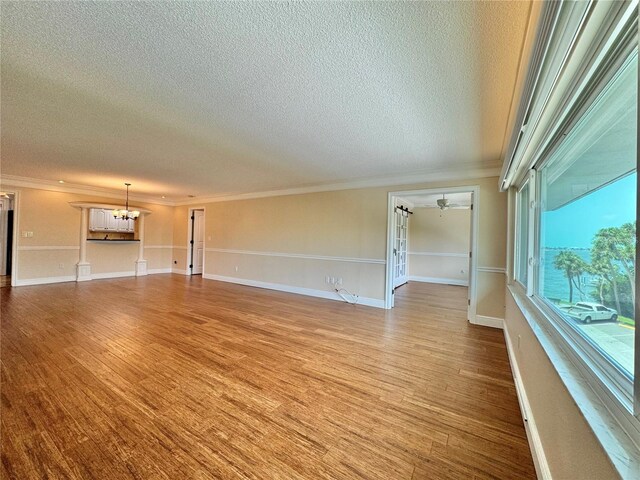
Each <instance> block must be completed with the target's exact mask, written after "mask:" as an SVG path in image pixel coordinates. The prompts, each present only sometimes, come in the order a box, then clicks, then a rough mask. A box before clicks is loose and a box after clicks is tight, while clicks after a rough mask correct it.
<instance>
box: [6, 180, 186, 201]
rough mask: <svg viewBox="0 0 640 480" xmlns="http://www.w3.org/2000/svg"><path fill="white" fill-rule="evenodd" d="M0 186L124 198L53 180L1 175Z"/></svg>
mask: <svg viewBox="0 0 640 480" xmlns="http://www.w3.org/2000/svg"><path fill="white" fill-rule="evenodd" d="M0 185H1V186H2V187H3V188H4V187H5V186H12V187H22V188H36V189H38V190H48V191H50V192H62V193H77V194H81V195H93V196H96V195H97V196H101V197H106V198H117V199H120V200H121V199H123V198H124V193H123V192H124V190H114V189H110V188H104V187H91V186H88V185H78V184H75V183H59V182H56V181H53V180H42V179H39V178H30V177H19V176H16V175H2V177H0ZM129 199H130V200H134V201H138V202H146V203H153V204H156V205H169V206H175V202H172V201H168V200H160V199H158V198H155V197H149V196H145V195H136V194H129Z"/></svg>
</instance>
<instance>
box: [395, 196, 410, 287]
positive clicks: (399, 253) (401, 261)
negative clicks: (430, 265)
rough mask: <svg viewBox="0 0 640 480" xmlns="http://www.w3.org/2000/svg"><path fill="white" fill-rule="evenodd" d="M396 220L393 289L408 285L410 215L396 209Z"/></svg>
mask: <svg viewBox="0 0 640 480" xmlns="http://www.w3.org/2000/svg"><path fill="white" fill-rule="evenodd" d="M395 219H396V221H395V243H394V246H393V259H394V265H393V288H396V287H398V286H400V285H403V284H405V283H407V233H408V231H409V214H408V213H407V212H405V211H403V210H400V209H399V208H396V212H395Z"/></svg>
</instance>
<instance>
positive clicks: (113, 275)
mask: <svg viewBox="0 0 640 480" xmlns="http://www.w3.org/2000/svg"><path fill="white" fill-rule="evenodd" d="M135 276H136V272H135V271H134V270H131V271H130V272H106V273H92V274H91V278H92V279H93V280H102V279H104V278H121V277H135Z"/></svg>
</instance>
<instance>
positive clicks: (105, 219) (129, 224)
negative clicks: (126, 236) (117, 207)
mask: <svg viewBox="0 0 640 480" xmlns="http://www.w3.org/2000/svg"><path fill="white" fill-rule="evenodd" d="M111 212H112V211H111V210H109V209H106V208H92V209H91V210H90V212H89V231H91V232H123V233H133V232H134V231H135V222H134V220H123V219H121V218H114V217H113V214H112V213H111Z"/></svg>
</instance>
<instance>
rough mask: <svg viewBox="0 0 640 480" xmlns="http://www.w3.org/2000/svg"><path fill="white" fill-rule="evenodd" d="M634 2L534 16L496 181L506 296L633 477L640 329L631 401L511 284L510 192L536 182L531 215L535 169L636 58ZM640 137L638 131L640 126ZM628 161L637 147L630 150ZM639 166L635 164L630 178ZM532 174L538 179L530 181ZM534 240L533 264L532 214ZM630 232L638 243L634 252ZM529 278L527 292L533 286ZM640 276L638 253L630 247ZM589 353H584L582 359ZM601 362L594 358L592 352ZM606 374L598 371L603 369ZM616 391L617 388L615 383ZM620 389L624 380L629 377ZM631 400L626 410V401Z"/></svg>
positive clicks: (565, 6)
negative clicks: (504, 239) (505, 223)
mask: <svg viewBox="0 0 640 480" xmlns="http://www.w3.org/2000/svg"><path fill="white" fill-rule="evenodd" d="M638 4H639V1H638V0H625V1H622V2H613V3H609V2H597V1H596V2H577V3H576V2H569V1H564V0H559V1H558V2H545V3H544V4H543V5H542V8H541V15H540V20H539V23H538V27H537V31H536V34H535V35H536V39H535V42H534V47H533V50H532V56H531V59H530V62H529V68H528V72H527V74H526V78H525V81H524V88H523V93H522V99H521V101H520V104H519V107H518V109H517V111H516V117H515V123H514V127H513V130H512V133H511V139H510V142H509V144H508V148H507V151H506V155H505V158H504V164H503V168H502V171H501V175H500V189H501V190H502V191H505V190H509V207H510V215H509V232H508V238H509V246H508V252H509V255H508V262H509V263H510V265H509V274H510V276H511V278H508V279H507V280H508V292H509V293H510V294H511V295H512V297H513V300H514V301H515V304H516V306H517V307H518V308H519V309H520V312H521V313H522V314H523V316H524V318H525V319H526V321H527V322H528V324H529V326H530V327H531V329H532V332H533V333H534V335H535V336H536V337H537V338H538V341H539V342H540V345H541V347H542V348H543V350H544V351H545V352H546V354H547V357H548V358H549V360H550V362H551V364H552V365H553V366H554V368H555V369H556V371H557V373H558V375H559V376H560V378H561V379H562V381H563V382H564V384H565V387H566V388H567V390H568V391H569V393H570V395H571V396H572V397H573V399H574V401H575V402H576V405H577V406H578V408H579V410H580V411H581V412H582V414H583V415H584V417H585V419H586V420H587V422H588V423H589V425H590V427H591V429H592V430H593V432H594V434H595V435H596V437H597V439H598V441H599V442H600V443H601V444H602V446H603V448H604V450H605V452H607V455H608V456H609V459H610V461H611V462H612V464H613V465H614V466H615V468H616V470H617V471H618V473H619V474H620V475H621V476H622V477H624V478H626V477H627V476H629V477H634V476H635V475H637V471H638V470H637V469H638V467H639V466H640V455H639V454H638V447H639V446H640V329H636V334H635V352H634V356H635V359H634V365H635V376H634V381H633V384H632V390H631V391H632V395H631V397H630V396H629V395H628V394H624V393H621V391H620V389H619V388H611V386H612V385H613V386H614V387H615V382H614V381H613V380H612V379H611V378H610V376H607V375H603V374H602V373H601V372H602V370H601V368H600V367H599V366H598V365H597V364H595V363H594V361H593V359H592V357H590V356H589V355H585V354H582V353H580V350H581V349H580V348H577V346H576V345H575V343H576V342H581V341H583V340H582V339H580V338H576V339H575V340H574V337H575V335H570V334H569V333H567V332H566V330H565V329H563V328H562V325H563V323H565V321H564V320H562V319H559V318H558V317H559V314H558V313H556V312H554V311H553V309H552V308H550V307H548V305H546V303H545V302H543V301H540V298H539V296H537V295H534V292H535V291H536V290H534V291H531V288H528V289H525V287H524V286H523V285H522V284H521V283H520V282H518V281H516V279H515V272H516V267H515V260H516V254H515V252H516V248H515V237H516V228H517V222H516V221H515V219H516V213H515V212H514V210H515V207H516V201H515V197H516V192H517V190H518V189H519V187H521V186H522V182H524V181H526V180H525V179H526V177H527V176H528V175H535V176H536V182H535V184H536V190H537V191H536V192H535V193H533V194H532V193H530V195H531V197H530V199H531V200H533V203H531V208H533V209H539V210H541V208H540V205H539V198H540V192H539V190H540V189H539V182H540V178H539V177H541V175H540V169H541V168H542V166H543V164H544V161H545V160H546V159H548V158H549V157H550V155H551V154H552V153H553V151H554V149H555V148H557V146H558V144H559V143H560V142H562V139H563V136H564V133H566V132H569V131H570V130H571V129H572V128H573V126H575V125H576V123H577V122H578V121H579V120H580V119H581V117H582V116H583V115H584V113H585V112H586V111H587V110H588V109H589V107H590V105H591V104H593V101H594V100H595V98H597V96H598V94H599V91H601V90H602V87H603V86H604V85H606V84H607V83H608V81H609V80H610V79H611V78H612V77H613V76H615V75H616V73H617V71H618V70H619V68H620V66H621V65H622V64H623V63H624V61H625V57H627V56H628V55H629V54H630V53H631V52H633V51H638ZM638 128H639V132H640V124H639V125H638ZM636 150H637V151H636V153H638V151H640V148H638V145H637V148H636ZM638 166H640V157H638V158H637V164H636V172H637V171H638V168H637V167H638ZM531 171H534V172H537V173H530V172H531ZM638 193H640V176H639V177H638V184H637V185H636V200H637V209H636V226H639V225H640V195H638ZM532 217H533V218H532V221H534V222H535V225H534V231H533V233H534V235H535V236H534V238H533V239H532V240H531V241H530V242H529V244H528V246H527V247H528V249H529V251H530V252H532V253H535V255H533V256H532V260H531V261H532V262H533V263H534V264H539V262H540V258H539V256H540V255H539V252H541V251H540V249H539V244H538V242H539V239H540V238H541V235H540V234H541V232H540V231H539V230H540V228H541V226H540V221H539V215H538V212H535V214H534V215H533V216H532ZM639 239H640V233H639V232H638V231H637V228H636V245H637V246H638V247H640V242H639V241H638V240H639ZM535 266H536V268H535V271H534V275H533V276H530V275H528V279H527V283H528V285H532V287H533V286H534V285H535V288H536V289H537V286H538V285H540V281H541V279H539V278H538V277H537V272H538V268H539V267H538V265H535ZM636 266H637V268H640V248H636ZM639 280H640V275H639V273H638V271H637V269H636V283H635V288H636V303H635V318H636V319H638V320H639V321H640V297H638V294H640V285H639ZM590 348H592V347H591V346H590V345H587V346H585V350H586V351H589V349H590ZM598 355H600V354H598ZM605 370H606V368H605ZM622 383H624V382H622ZM627 384H629V381H628V379H627ZM630 399H631V404H630V403H629V401H630Z"/></svg>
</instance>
